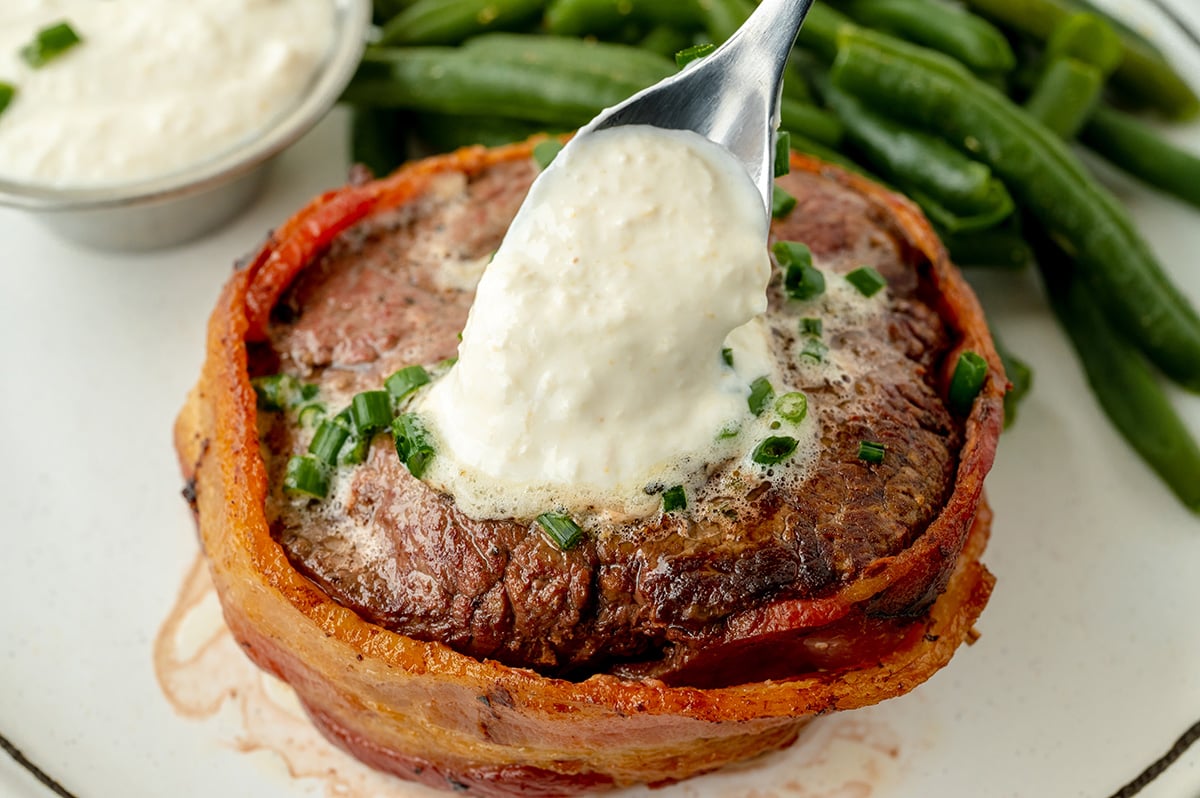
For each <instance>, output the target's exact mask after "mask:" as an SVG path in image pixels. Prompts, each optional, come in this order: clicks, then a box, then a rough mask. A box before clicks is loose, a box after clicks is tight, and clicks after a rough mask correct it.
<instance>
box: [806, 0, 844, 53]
mask: <svg viewBox="0 0 1200 798" xmlns="http://www.w3.org/2000/svg"><path fill="white" fill-rule="evenodd" d="M853 27H854V22H853V21H852V20H851V19H850V17H848V16H846V15H845V14H843V13H842V12H840V11H838V10H836V9H833V8H830V7H829V6H827V5H826V4H825V3H814V4H813V6H812V8H810V9H808V16H807V17H805V18H804V24H803V25H801V26H800V33H799V34H797V36H796V45H797V46H798V47H802V48H804V49H805V50H808V51H809V52H812V53H814V54H815V55H817V56H818V57H820V59H821V60H822V61H824V62H826V63H831V62H832V61H833V59H834V58H835V57H836V56H837V52H838V34H839V33H840V32H841V31H843V30H845V29H847V28H853Z"/></svg>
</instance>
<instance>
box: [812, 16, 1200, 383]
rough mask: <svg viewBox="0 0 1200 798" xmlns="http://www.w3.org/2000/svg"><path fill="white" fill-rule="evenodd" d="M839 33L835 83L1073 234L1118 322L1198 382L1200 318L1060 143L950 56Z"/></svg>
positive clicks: (1173, 373)
mask: <svg viewBox="0 0 1200 798" xmlns="http://www.w3.org/2000/svg"><path fill="white" fill-rule="evenodd" d="M841 36H842V40H843V45H842V47H841V48H840V52H839V54H838V59H837V62H836V63H835V64H834V68H833V82H834V85H835V86H837V87H838V88H840V89H842V90H844V91H847V92H850V93H852V94H856V95H857V96H859V98H860V99H862V100H863V101H865V102H868V103H874V104H875V106H876V108H877V109H878V110H880V111H883V112H886V113H889V114H891V115H894V116H896V117H897V118H899V119H903V120H906V121H908V122H910V123H912V124H916V125H919V126H922V127H925V128H927V129H930V130H934V131H936V132H938V133H939V134H940V135H942V136H944V137H945V138H947V139H948V140H950V141H951V142H952V143H955V144H956V145H958V146H960V147H962V148H963V149H965V150H967V151H968V152H970V153H971V154H972V155H974V156H975V157H977V158H979V159H980V160H982V161H983V162H984V163H986V164H988V165H989V166H991V167H992V170H993V171H994V172H995V174H996V175H997V177H999V178H1001V179H1002V180H1004V181H1005V183H1006V184H1007V186H1008V188H1009V190H1010V191H1012V192H1013V194H1014V196H1015V198H1016V199H1017V201H1018V202H1019V203H1020V204H1021V205H1022V206H1023V207H1024V208H1026V209H1028V211H1029V212H1031V213H1032V214H1034V215H1035V216H1036V217H1037V218H1038V219H1039V220H1040V221H1041V223H1042V224H1043V225H1045V226H1046V227H1047V228H1048V229H1049V230H1050V231H1051V232H1052V233H1053V234H1054V235H1056V236H1058V237H1061V238H1062V239H1065V240H1066V241H1068V242H1069V243H1070V246H1071V247H1072V249H1073V251H1074V252H1073V254H1074V255H1075V256H1076V258H1077V260H1078V261H1079V263H1080V265H1081V267H1082V268H1083V269H1084V270H1085V277H1086V279H1087V280H1088V281H1089V284H1090V286H1091V288H1092V289H1093V290H1094V291H1095V293H1096V295H1097V297H1099V299H1100V301H1101V302H1103V304H1104V307H1105V309H1106V310H1107V311H1108V313H1109V315H1110V316H1111V317H1112V318H1113V319H1114V321H1115V323H1117V324H1120V325H1121V326H1122V327H1123V329H1124V331H1125V332H1126V333H1127V334H1128V335H1129V336H1130V337H1131V339H1132V340H1133V341H1135V342H1136V343H1137V345H1138V346H1139V347H1141V348H1142V350H1143V351H1144V352H1145V353H1146V354H1147V356H1148V357H1150V359H1151V360H1153V361H1154V363H1155V365H1157V366H1158V367H1159V368H1161V369H1162V370H1163V372H1165V373H1166V374H1167V375H1168V376H1170V377H1171V378H1173V379H1175V380H1178V381H1179V382H1180V383H1181V384H1183V385H1185V386H1186V387H1188V388H1189V389H1191V390H1195V391H1200V317H1198V316H1197V315H1196V311H1195V309H1194V308H1193V307H1192V306H1191V304H1190V303H1189V302H1188V300H1187V299H1186V298H1185V297H1184V296H1183V295H1182V294H1181V293H1180V292H1179V290H1178V289H1177V288H1176V287H1175V286H1174V285H1172V284H1171V282H1170V281H1169V280H1168V279H1167V277H1166V275H1165V274H1164V273H1163V271H1162V269H1161V267H1160V266H1159V264H1158V262H1157V261H1156V260H1155V258H1154V254H1153V253H1152V252H1151V250H1150V247H1149V245H1148V244H1147V243H1146V242H1145V241H1144V240H1143V239H1142V237H1141V236H1140V235H1139V234H1138V232H1137V229H1136V228H1135V227H1134V224H1133V221H1132V219H1130V218H1129V215H1128V214H1127V213H1126V211H1125V209H1124V208H1123V207H1122V206H1121V204H1120V203H1119V202H1118V201H1117V200H1116V198H1114V197H1113V196H1112V195H1111V194H1109V193H1108V192H1107V191H1106V190H1105V189H1103V188H1102V187H1101V186H1100V185H1099V184H1098V183H1097V182H1096V181H1095V180H1094V179H1093V178H1092V177H1091V175H1090V174H1089V173H1088V172H1087V171H1086V170H1085V169H1084V167H1083V165H1082V164H1081V163H1080V162H1079V161H1078V159H1077V158H1076V157H1075V156H1074V155H1073V154H1072V153H1071V151H1070V150H1069V149H1068V148H1067V147H1066V146H1065V145H1064V144H1063V142H1061V141H1060V140H1059V139H1057V138H1056V137H1055V136H1054V135H1053V134H1052V133H1050V131H1048V130H1046V128H1044V127H1043V126H1042V125H1040V124H1038V123H1037V122H1036V121H1035V120H1034V119H1032V118H1031V117H1030V116H1029V115H1028V114H1027V113H1025V112H1024V111H1022V110H1021V109H1019V108H1017V107H1016V106H1014V105H1013V104H1012V103H1011V102H1009V101H1008V99H1007V98H1006V97H1004V96H1003V95H1002V94H1000V93H999V92H997V91H996V90H995V89H992V88H991V87H989V86H987V85H985V84H983V83H981V82H980V81H978V80H976V79H975V78H974V77H973V76H972V75H971V74H970V73H969V72H968V71H967V70H966V69H965V68H964V67H962V66H961V65H960V64H959V63H958V62H956V61H954V60H952V59H949V58H946V57H945V56H943V55H940V54H938V53H934V52H932V51H929V50H925V49H923V48H920V47H914V46H913V45H909V44H905V43H904V42H900V41H897V40H895V39H893V38H892V37H890V36H885V35H883V34H876V33H871V32H867V31H863V30H847V31H843V32H842V34H841Z"/></svg>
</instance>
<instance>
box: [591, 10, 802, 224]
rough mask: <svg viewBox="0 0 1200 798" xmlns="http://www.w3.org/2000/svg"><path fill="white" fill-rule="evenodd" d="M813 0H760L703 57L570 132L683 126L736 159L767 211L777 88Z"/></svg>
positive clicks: (772, 172)
mask: <svg viewBox="0 0 1200 798" xmlns="http://www.w3.org/2000/svg"><path fill="white" fill-rule="evenodd" d="M812 4H813V0H763V2H762V4H761V5H759V7H758V8H757V9H756V10H755V12H754V13H753V14H752V15H751V16H750V18H749V19H747V20H746V22H745V23H744V24H743V25H742V27H741V28H739V29H738V30H737V32H736V33H734V34H733V36H731V37H730V38H729V40H728V41H726V42H725V43H724V44H722V45H721V46H720V47H719V48H718V49H717V50H716V51H715V52H713V53H712V54H711V55H709V56H707V57H706V58H703V59H700V60H699V61H694V62H692V63H691V64H689V65H688V67H687V68H686V69H684V70H682V71H681V72H679V73H678V74H676V75H672V76H671V77H669V78H666V79H665V80H662V81H660V82H658V83H656V84H654V85H653V86H651V87H650V88H648V89H645V90H643V91H640V92H638V93H637V94H635V95H633V96H632V97H630V98H629V99H628V100H626V101H625V102H623V103H621V104H620V105H616V106H613V107H612V108H609V109H607V110H605V111H602V112H601V113H600V115H599V116H597V117H596V118H595V119H593V120H592V121H591V122H589V123H588V124H587V125H586V126H585V127H584V128H582V129H581V130H580V131H579V133H578V135H577V136H576V139H579V138H581V137H583V136H586V135H587V134H588V133H593V132H595V131H599V130H605V129H606V128H610V127H620V126H622V125H652V126H654V127H661V128H668V129H671V130H691V131H694V132H696V133H699V134H700V135H702V136H704V137H705V138H707V139H708V140H709V141H713V142H715V143H717V144H720V145H721V146H722V147H724V148H726V149H727V150H729V151H730V152H731V153H732V154H733V155H734V157H735V158H737V159H738V160H739V161H741V162H742V164H743V165H744V166H745V167H746V171H747V172H749V173H750V178H751V179H752V180H753V181H754V185H756V186H758V189H759V191H760V192H762V198H763V203H764V204H765V205H766V208H767V213H768V214H770V211H771V193H772V185H773V181H774V161H775V129H776V128H777V127H778V126H779V91H780V88H781V87H782V85H783V70H784V66H785V65H786V64H787V59H788V55H789V54H790V53H791V50H792V45H793V44H795V41H796V34H797V33H798V32H799V31H800V25H801V23H802V22H804V17H805V16H807V15H808V9H809V8H810V7H811V6H812Z"/></svg>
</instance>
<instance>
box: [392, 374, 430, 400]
mask: <svg viewBox="0 0 1200 798" xmlns="http://www.w3.org/2000/svg"><path fill="white" fill-rule="evenodd" d="M428 383H429V372H427V371H426V370H425V369H424V367H422V366H407V367H405V368H402V369H400V370H399V371H397V372H396V373H395V374H393V375H392V376H390V377H388V378H387V380H386V381H385V382H384V383H383V387H385V388H387V392H388V393H389V394H391V396H392V401H393V402H400V401H402V400H404V399H405V398H407V397H408V395H409V394H410V393H412V392H413V391H415V390H417V389H418V388H420V387H421V386H422V385H426V384H428Z"/></svg>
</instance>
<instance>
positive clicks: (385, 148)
mask: <svg viewBox="0 0 1200 798" xmlns="http://www.w3.org/2000/svg"><path fill="white" fill-rule="evenodd" d="M404 116H405V115H404V114H403V113H402V112H400V111H394V110H391V109H386V108H355V109H354V113H353V115H352V117H351V127H350V157H351V159H352V160H353V161H354V163H360V164H362V165H363V166H366V167H367V168H368V169H370V170H371V173H372V174H374V175H375V176H377V177H383V176H384V175H387V174H391V173H392V172H394V171H395V170H396V168H397V167H398V166H400V164H402V163H404V161H405V160H407V159H408V146H407V139H408V135H407V131H406V129H405V127H406V126H405V124H404V121H405V120H404Z"/></svg>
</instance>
